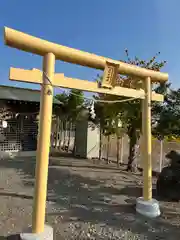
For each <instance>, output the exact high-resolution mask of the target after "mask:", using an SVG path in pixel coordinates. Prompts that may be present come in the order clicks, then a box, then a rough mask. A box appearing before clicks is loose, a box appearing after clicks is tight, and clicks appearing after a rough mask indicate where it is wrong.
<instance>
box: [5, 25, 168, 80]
mask: <svg viewBox="0 0 180 240" xmlns="http://www.w3.org/2000/svg"><path fill="white" fill-rule="evenodd" d="M4 42H5V44H6V45H8V46H10V47H14V48H17V49H20V50H24V51H26V52H31V53H35V54H38V55H41V56H44V55H45V54H46V53H49V52H52V53H54V55H55V56H56V59H58V60H62V61H65V62H69V63H74V64H78V65H82V66H86V67H91V68H96V69H101V70H104V68H105V66H106V62H111V63H114V64H118V65H119V69H118V72H119V73H121V74H125V75H130V76H136V77H140V78H143V79H144V78H145V77H151V80H152V81H160V82H163V81H167V80H168V74H167V73H162V72H157V71H153V70H149V69H146V68H141V67H138V66H135V65H131V64H128V63H124V62H121V61H116V60H112V59H110V58H106V57H102V56H98V55H95V54H92V53H88V52H84V51H81V50H77V49H73V48H70V47H66V46H62V45H59V44H56V43H52V42H48V41H46V40H43V39H40V38H37V37H33V36H31V35H28V34H25V33H23V32H20V31H17V30H14V29H11V28H8V27H5V28H4Z"/></svg>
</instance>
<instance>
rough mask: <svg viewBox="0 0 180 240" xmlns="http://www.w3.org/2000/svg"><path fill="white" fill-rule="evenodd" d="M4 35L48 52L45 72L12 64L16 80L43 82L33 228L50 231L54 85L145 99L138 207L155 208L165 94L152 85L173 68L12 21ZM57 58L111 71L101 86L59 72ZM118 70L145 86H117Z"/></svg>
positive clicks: (11, 42) (27, 47)
mask: <svg viewBox="0 0 180 240" xmlns="http://www.w3.org/2000/svg"><path fill="white" fill-rule="evenodd" d="M4 39H5V44H6V45H8V46H10V47H14V48H17V49H19V50H24V51H27V52H31V53H34V54H38V55H40V56H42V57H43V71H42V72H41V71H40V70H38V69H33V70H24V69H17V68H10V79H11V80H15V81H23V82H31V83H37V84H41V86H42V88H41V101H40V122H39V139H38V148H37V157H36V183H35V194H34V208H33V219H32V232H33V233H37V234H38V233H42V232H43V231H44V223H45V207H46V196H47V176H48V161H49V145H50V133H51V117H52V102H53V86H57V87H63V88H71V89H79V90H84V91H89V92H97V93H106V94H111V95H118V96H126V97H134V98H140V99H142V119H143V121H142V122H143V124H142V125H143V126H142V132H143V149H142V157H143V163H144V166H143V176H144V186H143V198H140V199H139V201H137V206H136V209H137V211H138V212H140V213H142V214H145V215H146V213H145V212H146V211H149V210H147V209H149V208H151V207H152V208H153V206H152V205H153V204H154V202H153V199H152V166H151V100H152V101H163V95H160V94H156V93H154V92H152V91H151V82H152V81H155V82H158V81H159V82H165V81H167V80H168V74H167V73H161V72H156V71H153V70H148V69H144V68H140V67H138V66H134V65H130V64H127V63H124V62H120V61H115V60H112V59H109V58H105V57H101V56H97V55H95V54H91V53H87V52H83V51H80V50H77V49H73V48H69V47H65V46H62V45H58V44H55V43H51V42H48V41H45V40H42V39H39V38H36V37H33V36H30V35H28V34H25V33H22V32H19V31H16V30H14V29H10V28H7V27H5V29H4ZM56 59H57V60H62V61H65V62H69V63H74V64H78V65H82V66H87V67H90V68H95V69H101V70H104V69H105V75H106V76H105V77H104V79H103V83H102V86H101V87H100V86H99V85H98V83H95V82H89V81H86V80H79V79H73V78H68V77H65V76H64V74H62V73H54V71H55V60H56ZM111 71H112V72H111ZM107 72H108V74H107ZM117 73H121V74H124V75H130V76H133V77H136V78H137V77H138V78H140V79H142V80H143V89H137V90H136V89H131V88H124V87H120V86H114V84H113V79H114V75H113V74H117ZM112 76H113V77H112ZM48 79H49V80H50V81H49V80H48ZM104 87H106V88H104ZM148 204H150V206H148ZM141 207H142V208H143V207H145V208H144V209H146V210H143V209H140V208H141ZM143 211H144V212H143ZM158 214H159V213H155V215H158ZM150 215H151V214H150ZM152 216H153V214H152Z"/></svg>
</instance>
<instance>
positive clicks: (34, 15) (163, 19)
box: [0, 0, 180, 88]
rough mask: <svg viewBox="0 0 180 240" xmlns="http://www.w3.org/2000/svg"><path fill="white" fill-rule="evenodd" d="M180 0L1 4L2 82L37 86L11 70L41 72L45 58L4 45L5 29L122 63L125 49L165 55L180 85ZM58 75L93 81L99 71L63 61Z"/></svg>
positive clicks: (142, 55)
mask: <svg viewBox="0 0 180 240" xmlns="http://www.w3.org/2000/svg"><path fill="white" fill-rule="evenodd" d="M179 9H180V1H179V0H171V1H170V0H151V1H149V0H124V1H123V0H111V1H110V0H91V1H88V0H86V1H85V0H53V1H50V0H36V1H35V0H31V1H24V0H18V1H17V0H16V1H15V0H1V1H0V81H1V82H0V84H6V85H14V86H21V87H33V88H37V87H38V86H36V85H35V86H34V85H30V84H27V83H19V82H11V81H9V80H8V72H9V67H10V66H13V67H19V68H26V69H30V68H41V65H42V58H41V57H39V56H36V55H32V54H29V53H25V52H22V51H19V50H16V49H12V48H9V47H7V46H4V41H3V27H4V26H8V27H11V28H14V29H17V30H20V31H23V32H26V33H29V34H31V35H34V36H37V37H41V38H44V39H47V40H49V41H53V42H57V43H59V44H62V45H66V46H70V47H73V48H78V49H81V50H85V51H87V52H93V53H96V54H98V55H103V56H107V57H111V58H113V59H117V60H118V59H123V58H124V49H125V48H128V49H129V51H130V54H131V56H132V57H133V56H135V55H136V56H138V57H140V58H142V59H148V58H150V57H152V56H153V55H154V54H155V53H156V52H159V51H160V52H161V55H160V59H162V60H167V62H168V63H167V66H166V67H165V68H164V69H163V71H167V72H168V73H169V75H170V79H169V80H170V82H172V84H173V86H174V87H180V82H179V75H180V29H179V24H180V14H179ZM56 72H64V73H65V75H66V76H69V77H70V76H71V77H78V78H80V79H87V80H94V79H95V78H96V76H97V73H98V71H97V70H93V69H89V68H84V67H80V66H76V65H72V64H68V63H63V62H60V61H57V62H56Z"/></svg>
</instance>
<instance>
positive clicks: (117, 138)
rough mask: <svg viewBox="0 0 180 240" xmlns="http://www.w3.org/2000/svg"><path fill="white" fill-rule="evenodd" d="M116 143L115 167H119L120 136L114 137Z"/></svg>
mask: <svg viewBox="0 0 180 240" xmlns="http://www.w3.org/2000/svg"><path fill="white" fill-rule="evenodd" d="M116 145H117V148H116V157H117V167H119V160H120V159H119V151H120V137H119V136H117V137H116Z"/></svg>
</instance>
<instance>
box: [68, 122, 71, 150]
mask: <svg viewBox="0 0 180 240" xmlns="http://www.w3.org/2000/svg"><path fill="white" fill-rule="evenodd" d="M68 125H69V126H68V144H67V145H68V146H67V151H68V152H69V146H70V142H71V126H72V122H71V121H69V122H68Z"/></svg>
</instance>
